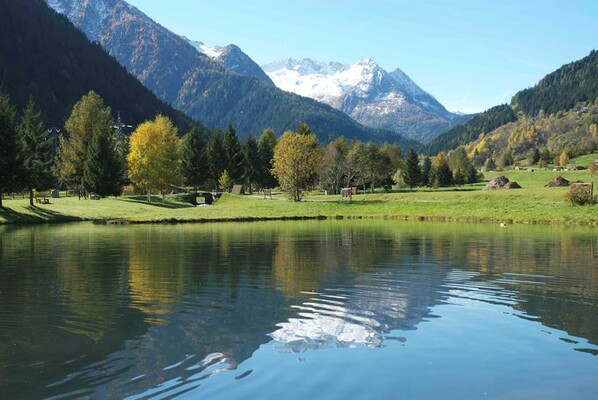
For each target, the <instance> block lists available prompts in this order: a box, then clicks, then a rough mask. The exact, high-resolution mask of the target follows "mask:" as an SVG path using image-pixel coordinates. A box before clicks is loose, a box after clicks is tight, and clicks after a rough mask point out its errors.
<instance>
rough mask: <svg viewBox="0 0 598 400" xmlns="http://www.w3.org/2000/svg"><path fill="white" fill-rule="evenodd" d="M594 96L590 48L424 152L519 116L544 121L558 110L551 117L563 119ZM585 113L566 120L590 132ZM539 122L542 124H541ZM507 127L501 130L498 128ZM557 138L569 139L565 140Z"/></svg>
mask: <svg viewBox="0 0 598 400" xmlns="http://www.w3.org/2000/svg"><path fill="white" fill-rule="evenodd" d="M597 98H598V52H596V51H592V52H591V53H590V54H589V55H588V56H586V57H584V58H583V59H581V60H579V61H575V62H572V63H570V64H566V65H564V66H562V67H561V68H559V69H557V70H556V71H554V72H552V73H550V74H548V75H546V76H545V77H544V78H542V79H541V80H540V82H538V84H537V85H535V86H534V87H532V88H528V89H524V90H521V91H519V92H518V93H517V94H516V95H515V96H514V97H513V99H512V100H511V104H510V105H503V106H497V107H493V108H491V109H489V110H487V111H485V112H484V113H481V114H479V115H478V116H476V117H475V118H473V119H472V120H471V121H469V122H467V123H466V124H464V125H462V126H459V127H457V128H454V129H452V130H450V131H448V132H446V133H444V134H442V135H441V136H439V137H437V138H436V139H434V140H433V141H431V142H430V143H428V144H427V145H426V146H425V147H424V148H423V151H424V153H426V154H436V153H438V152H439V151H448V150H451V149H454V148H456V147H458V146H461V145H466V144H469V143H470V142H472V141H474V140H476V139H479V138H480V135H481V134H489V135H491V136H492V133H493V131H494V130H496V129H498V128H499V127H501V126H503V125H504V124H508V123H510V122H514V121H516V120H517V119H520V120H521V121H522V122H521V125H522V126H524V125H526V124H529V121H530V120H532V121H533V119H534V118H539V119H540V120H545V119H547V118H550V117H551V115H553V114H558V113H559V112H560V113H561V114H560V115H559V117H556V116H555V117H554V118H556V119H555V120H554V121H555V122H556V121H558V120H561V119H562V117H563V114H562V113H566V112H568V111H570V110H572V109H574V108H575V107H581V109H583V108H584V107H588V106H589V105H590V104H591V103H594V101H595V100H596V99H597ZM587 114H588V113H585V112H579V113H578V112H575V113H572V114H571V113H568V116H567V119H568V120H569V121H571V120H572V119H575V118H578V119H579V120H578V121H577V122H575V124H576V125H578V126H579V127H582V126H585V127H586V128H585V129H586V130H587V131H588V132H589V126H590V125H591V124H592V123H593V122H592V121H591V120H588V119H587V118H585V116H587ZM592 118H594V117H592ZM540 125H542V126H544V123H541V124H540ZM507 130H508V129H502V130H501V131H502V132H505V131H507ZM566 131H567V130H565V131H562V130H559V129H556V130H553V131H550V132H545V136H546V135H548V136H550V135H551V132H552V133H554V134H555V135H556V136H558V137H561V138H562V137H563V135H564V134H565V133H564V132H566ZM560 140H564V141H565V142H569V141H570V140H568V139H567V140H566V139H560ZM538 146H542V144H540V143H539V144H538ZM504 150H505V151H506V150H507V149H506V148H505V149H504Z"/></svg>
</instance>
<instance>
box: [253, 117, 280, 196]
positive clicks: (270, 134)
mask: <svg viewBox="0 0 598 400" xmlns="http://www.w3.org/2000/svg"><path fill="white" fill-rule="evenodd" d="M275 147H276V135H274V131H273V130H272V129H270V128H266V129H264V131H263V132H262V135H261V136H260V139H259V140H258V144H257V150H258V154H259V171H258V174H259V178H258V181H257V183H258V185H259V186H261V187H262V188H274V187H276V186H278V181H277V180H276V177H274V175H273V174H272V171H271V168H272V159H273V158H274V148H275Z"/></svg>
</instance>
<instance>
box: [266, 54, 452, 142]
mask: <svg viewBox="0 0 598 400" xmlns="http://www.w3.org/2000/svg"><path fill="white" fill-rule="evenodd" d="M262 69H263V70H264V71H265V72H266V73H267V74H268V76H269V77H270V78H271V79H272V81H273V82H274V84H275V85H276V86H278V87H279V88H281V89H283V90H286V91H289V92H293V93H296V94H299V95H302V96H306V97H311V98H313V99H315V100H318V101H322V102H324V103H327V104H329V105H331V106H332V107H335V108H337V109H339V110H341V111H343V112H345V113H347V114H349V115H350V116H352V117H353V118H355V119H356V120H357V121H359V122H362V123H363V124H366V125H373V126H377V127H380V128H386V129H391V130H394V131H398V132H403V133H407V134H408V135H410V136H413V137H416V138H418V139H422V136H424V140H426V139H428V137H427V136H429V137H432V136H435V135H437V134H439V133H441V132H442V131H443V130H444V126H445V125H446V126H447V127H448V126H449V125H450V120H452V118H453V117H454V116H453V115H452V114H451V113H449V112H448V111H447V110H446V109H445V108H444V107H443V106H442V105H441V104H440V103H439V102H438V101H437V100H436V99H435V98H434V97H432V96H431V95H430V94H428V93H427V92H425V91H424V90H422V89H421V88H420V87H419V86H417V85H416V84H415V82H413V81H412V80H411V78H409V76H407V75H406V74H405V73H404V72H403V71H401V70H400V69H398V68H397V69H395V70H394V71H392V72H391V73H389V72H387V71H385V70H384V69H383V68H382V67H380V65H379V64H378V63H377V62H376V61H375V60H373V59H372V58H364V59H363V60H361V61H358V62H356V63H354V64H342V63H338V62H322V61H316V60H313V59H310V58H304V59H299V60H298V59H293V58H285V59H282V60H280V61H276V62H273V63H270V64H266V65H264V66H262ZM426 120H427V121H431V120H433V121H435V122H434V123H433V124H436V125H438V126H437V127H436V128H433V129H432V132H428V133H424V134H422V132H421V131H420V129H421V128H420V127H419V126H418V122H420V121H426ZM414 121H415V122H414ZM424 124H427V125H425V127H426V129H427V130H428V131H429V130H430V127H429V123H427V122H425V123H424Z"/></svg>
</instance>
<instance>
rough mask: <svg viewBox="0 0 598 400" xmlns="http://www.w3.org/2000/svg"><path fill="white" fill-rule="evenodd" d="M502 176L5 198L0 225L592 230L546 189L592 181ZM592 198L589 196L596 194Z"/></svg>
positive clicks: (582, 212)
mask: <svg viewBox="0 0 598 400" xmlns="http://www.w3.org/2000/svg"><path fill="white" fill-rule="evenodd" d="M498 175H505V176H507V177H508V178H509V179H510V180H511V181H517V182H518V183H519V184H520V185H521V186H522V187H523V189H517V190H498V191H485V190H482V189H483V187H484V186H485V182H484V183H479V184H475V185H465V186H460V187H452V188H441V189H438V190H434V189H429V188H422V189H415V190H407V189H405V190H399V191H391V192H384V191H376V192H375V193H369V192H368V193H362V192H361V191H360V194H357V195H355V196H353V200H352V201H351V202H349V201H341V199H340V196H339V195H324V194H323V193H321V192H317V193H315V192H314V193H309V194H307V195H306V196H305V198H304V201H302V202H300V203H294V202H291V201H288V200H287V199H286V197H285V196H284V195H283V194H282V193H275V195H274V196H273V198H272V199H264V198H263V197H262V196H261V195H259V194H254V195H230V194H225V195H223V196H222V197H221V198H220V199H219V200H218V201H217V202H216V203H215V204H214V205H212V206H204V207H193V206H191V205H190V204H186V203H183V202H180V201H178V200H177V199H176V197H175V196H167V198H166V201H164V202H162V200H161V199H160V198H158V197H154V198H153V201H152V203H147V201H146V199H145V197H144V196H139V197H119V198H106V199H102V200H83V199H82V200H79V199H78V198H77V197H64V196H63V197H61V198H58V199H50V204H45V205H37V206H36V207H30V206H29V203H28V199H22V198H17V199H14V200H13V199H8V200H7V199H5V200H4V206H5V208H4V209H3V210H0V223H4V224H6V223H37V222H65V221H77V220H86V221H102V222H105V221H119V222H120V221H125V222H209V221H218V220H220V221H231V220H233V221H234V220H239V221H241V220H267V219H285V218H288V219H294V218H297V219H301V218H381V219H382V218H386V219H410V220H436V221H468V222H503V221H504V222H507V223H555V224H569V223H570V224H592V225H598V205H593V206H572V205H569V204H568V203H566V201H565V193H566V192H567V191H568V190H569V189H568V188H546V187H544V185H545V184H546V183H547V182H548V181H550V180H552V179H554V178H555V177H556V176H559V175H560V176H563V177H564V178H566V179H568V180H570V181H577V180H580V181H584V182H594V183H596V181H597V180H598V179H597V178H596V177H592V176H591V175H590V172H589V171H558V172H557V171H534V172H530V171H505V172H491V173H486V177H485V179H486V181H487V180H490V179H492V178H494V177H496V176H498ZM595 192H596V190H595Z"/></svg>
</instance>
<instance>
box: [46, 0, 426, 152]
mask: <svg viewBox="0 0 598 400" xmlns="http://www.w3.org/2000/svg"><path fill="white" fill-rule="evenodd" d="M48 4H50V5H51V6H52V7H54V9H56V10H57V11H59V12H61V13H63V14H65V15H67V16H68V17H69V19H70V20H71V21H72V22H73V23H74V24H75V25H76V26H77V27H79V28H80V29H81V30H82V31H83V32H84V33H85V34H86V35H87V37H88V38H89V39H90V40H91V41H96V42H98V43H100V44H101V45H102V47H103V48H104V49H105V50H106V51H108V52H109V53H110V54H112V55H113V56H114V57H115V58H116V59H117V60H118V61H119V62H120V63H121V64H122V65H123V66H125V67H126V68H127V70H128V71H130V72H131V73H133V74H134V75H135V76H136V77H137V78H138V79H139V80H140V81H141V82H142V83H143V84H144V85H146V86H147V87H148V88H149V89H151V90H152V91H153V92H154V93H155V94H156V95H157V96H158V97H159V98H160V99H162V100H164V101H166V102H168V103H169V104H172V105H173V106H174V107H175V108H177V109H179V110H181V111H183V112H185V113H187V114H188V115H189V116H191V117H193V118H195V119H197V120H199V121H200V122H201V123H203V124H204V125H207V126H211V127H216V128H221V129H224V128H225V127H226V126H227V125H228V124H229V123H232V124H233V126H234V127H235V129H236V131H237V133H238V134H239V136H240V137H241V138H243V137H245V136H246V135H247V134H249V133H255V134H258V133H260V132H262V131H263V130H264V129H265V128H272V129H273V130H274V131H275V132H277V133H278V134H280V133H282V132H283V131H285V130H288V129H293V130H294V129H296V128H297V126H298V124H299V123H300V122H301V121H303V122H306V123H307V124H308V125H309V126H310V127H311V128H312V130H313V131H314V132H315V133H316V134H317V135H318V138H319V139H320V141H323V142H327V141H330V140H331V139H334V138H336V137H339V136H344V137H346V138H349V139H361V140H364V141H369V140H372V141H375V142H378V143H381V142H384V141H391V142H397V143H399V144H401V145H402V146H403V147H412V146H418V145H419V143H418V142H416V141H413V140H409V139H406V138H405V137H404V136H402V135H401V134H400V133H395V132H392V131H388V130H381V129H374V128H369V127H365V126H363V125H361V124H359V123H357V122H356V121H354V120H353V119H351V118H350V117H349V116H347V115H346V114H344V113H342V112H340V111H338V110H335V109H333V108H332V107H330V106H328V105H326V104H322V103H319V102H316V101H314V100H312V99H308V98H305V97H301V96H297V95H295V94H292V93H288V92H284V91H282V90H280V89H278V88H276V87H274V86H273V85H272V84H271V83H268V82H264V81H263V80H260V79H257V78H255V77H253V76H248V75H242V74H238V73H235V72H234V71H231V70H230V69H227V68H226V67H225V66H224V65H223V64H222V63H219V62H217V61H215V60H213V59H211V58H210V57H208V56H206V55H205V54H203V53H200V52H199V51H198V50H197V49H196V48H195V47H194V46H193V45H191V44H190V43H189V41H188V40H187V39H185V38H183V37H181V36H179V35H177V34H175V33H173V32H171V31H169V30H168V29H166V28H164V27H163V26H161V25H159V24H157V23H156V22H154V21H153V20H151V19H150V18H149V17H148V16H146V15H145V14H143V13H142V12H141V11H139V10H138V9H137V8H135V7H133V6H131V5H129V4H128V3H126V2H125V1H123V0H93V1H91V0H48Z"/></svg>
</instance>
